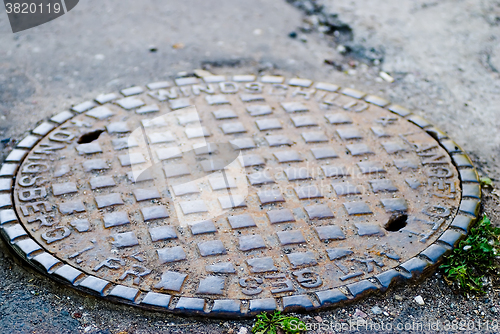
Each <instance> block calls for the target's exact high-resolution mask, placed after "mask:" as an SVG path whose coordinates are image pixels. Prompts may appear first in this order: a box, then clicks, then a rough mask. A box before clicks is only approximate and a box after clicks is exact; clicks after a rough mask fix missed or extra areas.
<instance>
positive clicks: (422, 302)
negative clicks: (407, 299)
mask: <svg viewBox="0 0 500 334" xmlns="http://www.w3.org/2000/svg"><path fill="white" fill-rule="evenodd" d="M414 299H415V302H416V303H417V304H418V305H420V306H423V305H425V302H424V298H422V296H416V297H415V298H414Z"/></svg>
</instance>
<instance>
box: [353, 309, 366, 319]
mask: <svg viewBox="0 0 500 334" xmlns="http://www.w3.org/2000/svg"><path fill="white" fill-rule="evenodd" d="M354 316H355V317H358V318H363V319H364V318H366V317H367V316H368V315H367V314H366V313H365V312H363V311H361V310H360V309H356V312H354Z"/></svg>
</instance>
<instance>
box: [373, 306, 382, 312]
mask: <svg viewBox="0 0 500 334" xmlns="http://www.w3.org/2000/svg"><path fill="white" fill-rule="evenodd" d="M372 313H373V314H382V309H381V308H380V307H378V306H373V307H372Z"/></svg>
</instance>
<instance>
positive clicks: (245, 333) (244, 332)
mask: <svg viewBox="0 0 500 334" xmlns="http://www.w3.org/2000/svg"><path fill="white" fill-rule="evenodd" d="M237 334H248V329H246V327H240V330H239V331H238V333H237Z"/></svg>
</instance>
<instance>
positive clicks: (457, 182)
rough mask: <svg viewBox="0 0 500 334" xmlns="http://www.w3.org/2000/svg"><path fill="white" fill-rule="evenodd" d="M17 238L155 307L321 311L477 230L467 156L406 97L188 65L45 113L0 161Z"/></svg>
mask: <svg viewBox="0 0 500 334" xmlns="http://www.w3.org/2000/svg"><path fill="white" fill-rule="evenodd" d="M0 175H1V179H0V187H1V188H0V190H1V191H2V192H1V194H0V208H1V209H2V211H1V228H2V232H3V235H4V237H5V238H6V239H7V240H8V241H9V243H10V244H11V245H12V246H13V248H14V249H15V250H16V251H17V252H18V253H20V254H21V255H22V256H23V257H24V258H26V259H27V260H28V261H29V263H31V264H32V265H33V266H35V267H37V268H38V269H40V270H42V271H44V272H45V273H48V274H49V275H50V276H51V277H53V278H54V279H57V280H59V281H62V282H65V283H68V284H71V285H72V286H74V287H75V288H77V289H81V290H84V291H86V292H89V293H92V294H97V295H100V296H103V297H105V298H107V299H111V300H115V301H121V302H125V303H129V304H134V305H138V306H142V307H147V308H153V309H158V310H169V311H176V312H181V313H201V314H205V315H232V316H244V315H250V314H254V313H256V312H260V311H265V310H274V309H284V310H291V309H307V310H308V309H315V308H319V307H324V306H329V305H335V304H337V303H341V302H345V301H349V300H352V299H355V298H358V297H360V296H363V295H365V294H367V293H370V292H374V291H377V290H382V291H383V290H385V289H387V288H388V287H389V286H390V284H391V283H394V282H395V281H398V280H405V279H410V278H415V277H419V276H420V275H421V274H422V273H423V272H426V271H428V270H429V269H431V268H433V267H435V264H436V263H437V262H438V261H439V259H440V258H441V257H442V255H443V254H445V253H446V252H447V251H449V250H450V249H451V248H452V247H453V245H454V244H455V243H456V241H457V240H458V239H459V238H461V237H462V236H463V235H465V234H466V233H467V229H468V227H469V226H470V224H471V223H472V222H473V221H474V220H475V218H476V216H477V214H478V208H479V199H480V187H479V184H478V177H477V173H476V171H475V169H474V167H473V166H472V164H471V162H470V160H469V158H468V157H467V156H466V155H465V154H464V153H463V152H462V151H461V149H460V148H459V147H458V146H457V145H456V144H455V143H454V142H453V141H452V140H450V139H448V137H447V136H446V134H444V133H443V132H441V131H439V130H438V129H436V128H435V127H433V126H432V125H431V124H429V123H428V122H427V121H425V120H424V119H422V118H421V117H419V116H417V115H414V114H412V113H410V112H409V111H408V110H407V109H405V108H403V107H400V106H398V105H394V104H391V103H389V102H388V101H386V100H384V99H381V98H379V97H375V96H371V95H366V94H365V93H362V92H359V91H357V90H353V89H350V88H341V87H339V86H337V85H334V84H328V83H313V82H312V81H310V80H306V79H290V80H288V81H286V80H285V79H284V78H283V77H279V76H263V77H260V78H256V77H254V76H252V75H239V76H233V77H231V78H226V77H223V76H211V77H205V78H204V79H203V80H202V79H199V78H194V77H193V78H191V77H189V78H179V79H176V80H175V82H174V83H169V82H159V83H152V84H149V85H146V87H132V88H128V89H125V90H123V91H121V92H120V94H118V93H110V94H103V95H99V96H98V97H96V99H95V101H88V102H85V103H82V104H80V105H77V106H74V107H73V108H72V109H71V111H64V112H62V113H60V114H58V115H56V116H54V117H52V118H51V119H50V120H48V121H46V122H43V123H41V124H40V125H39V126H38V127H37V128H36V129H35V130H33V131H32V134H30V135H29V136H27V137H26V138H24V139H23V140H22V141H21V142H20V143H19V144H18V146H17V148H16V149H15V150H13V151H12V153H11V154H10V155H9V156H8V158H7V159H6V161H5V163H4V164H3V166H2V168H1V172H0Z"/></svg>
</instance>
